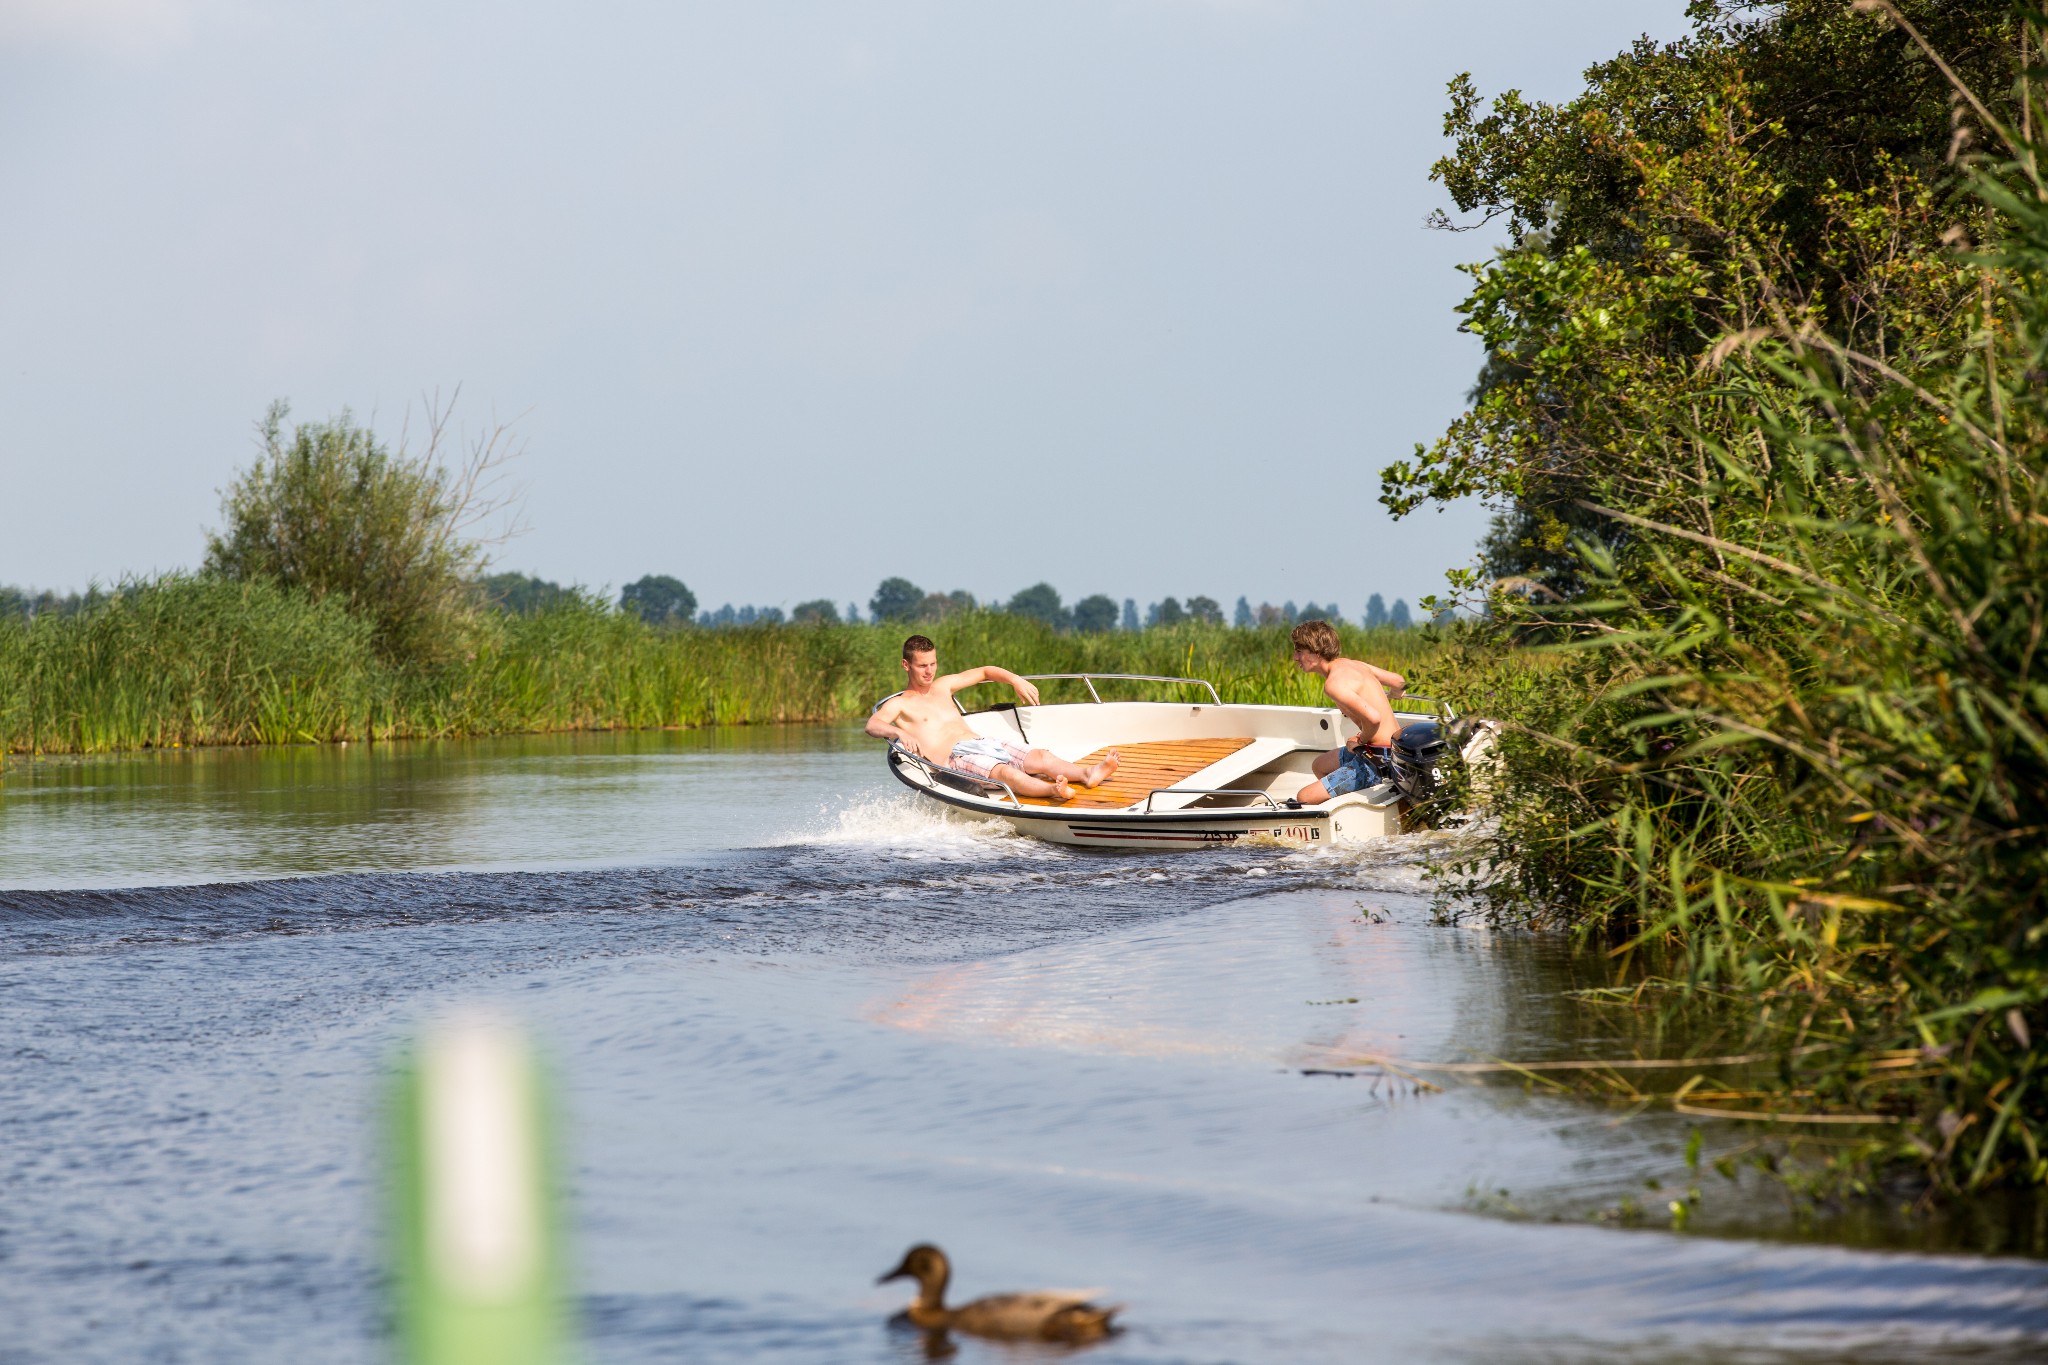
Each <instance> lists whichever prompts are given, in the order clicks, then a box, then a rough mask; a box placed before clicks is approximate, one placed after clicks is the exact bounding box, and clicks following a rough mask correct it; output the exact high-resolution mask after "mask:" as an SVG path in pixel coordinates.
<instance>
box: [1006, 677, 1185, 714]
mask: <svg viewBox="0 0 2048 1365" xmlns="http://www.w3.org/2000/svg"><path fill="white" fill-rule="evenodd" d="M1062 679H1078V680H1079V681H1080V682H1081V683H1082V684H1083V685H1084V686H1086V687H1087V689H1088V696H1089V698H1090V699H1091V700H1093V701H1095V702H1097V703H1098V704H1099V703H1100V702H1101V701H1102V694H1101V693H1100V692H1097V691H1096V690H1095V684H1096V683H1098V682H1156V683H1188V684H1189V685H1191V686H1194V687H1206V688H1208V689H1209V699H1210V700H1211V701H1213V702H1215V703H1216V704H1217V705H1218V706H1221V705H1223V698H1222V697H1221V696H1220V695H1218V694H1217V691H1216V684H1215V683H1212V682H1210V681H1209V680H1208V679H1207V678H1168V677H1163V676H1161V675H1159V674H1156V673H1026V674H1025V675H1024V681H1026V682H1057V681H1060V680H1062Z"/></svg>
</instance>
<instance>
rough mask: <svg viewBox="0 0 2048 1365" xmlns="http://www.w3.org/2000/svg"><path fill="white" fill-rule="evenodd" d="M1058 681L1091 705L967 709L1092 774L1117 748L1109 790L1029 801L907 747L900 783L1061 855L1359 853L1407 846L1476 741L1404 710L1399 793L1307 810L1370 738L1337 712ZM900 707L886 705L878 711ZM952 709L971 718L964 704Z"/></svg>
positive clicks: (1211, 694)
mask: <svg viewBox="0 0 2048 1365" xmlns="http://www.w3.org/2000/svg"><path fill="white" fill-rule="evenodd" d="M1058 680H1072V681H1076V682H1079V683H1081V684H1082V685H1083V686H1085V687H1086V689H1087V693H1088V697H1089V700H1087V701H1083V702H1072V703H1065V704H1054V705H1040V706H1024V705H1021V704H1015V703H1009V702H1005V703H1003V704H1001V705H997V706H993V707H990V708H989V709H987V710H983V711H971V712H970V711H967V710H966V709H965V708H964V707H963V708H961V714H962V716H963V717H964V718H965V719H966V721H967V724H968V726H969V728H971V729H972V730H973V731H974V732H975V733H976V734H978V735H982V736H985V737H987V738H991V739H1005V740H1013V741H1016V742H1018V743H1022V744H1025V745H1028V746H1030V747H1032V748H1035V749H1047V750H1050V751H1051V752H1053V753H1054V754H1057V755H1058V756H1059V757H1061V758H1063V759H1067V760H1068V761H1070V762H1074V763H1079V764H1083V765H1088V764H1093V763H1095V762H1097V761H1099V760H1100V759H1101V758H1102V756H1103V755H1104V754H1105V753H1107V752H1108V751H1109V750H1110V749H1116V750H1119V751H1120V752H1121V754H1122V756H1123V762H1122V765H1121V766H1120V767H1119V768H1118V769H1117V771H1116V774H1115V776H1114V777H1112V778H1110V779H1109V780H1108V781H1107V782H1105V783H1103V784H1102V785H1101V786H1099V787H1092V788H1090V787H1076V788H1075V789H1074V795H1073V798H1072V799H1071V800H1068V801H1062V802H1055V801H1054V800H1052V799H1051V798H1049V797H1047V798H1038V797H1029V796H1019V795H1018V794H1017V793H1016V792H1015V791H1014V790H1012V789H1011V788H1010V786H1009V784H1007V783H1004V782H1000V781H995V780H992V779H989V778H982V777H976V776H973V775H971V774H968V773H964V772H960V771H957V770H955V769H953V768H949V767H946V766H944V765H942V764H938V763H934V762H932V761H931V760H929V759H927V758H925V757H923V756H922V755H919V754H917V753H914V752H912V751H911V750H910V749H908V748H906V747H905V746H904V745H902V744H901V743H896V742H892V743H891V744H890V746H889V753H888V763H889V771H890V772H892V773H894V774H895V776H896V780H897V781H899V782H901V783H902V784H903V785H904V786H906V787H908V788H910V789H911V790H912V791H914V792H916V793H918V794H919V795H920V796H923V797H926V798H928V799H930V800H932V801H936V802H939V803H940V804H942V805H944V806H947V807H950V808H952V809H953V810H956V811H959V812H962V813H965V814H969V815H977V816H983V817H986V818H988V819H992V820H1003V821H1006V822H1008V823H1009V824H1010V825H1011V826H1012V827H1013V828H1014V829H1016V830H1017V832H1018V833H1020V834H1028V835H1030V836H1032V837H1033V838H1037V839H1045V840H1049V841H1050V842H1052V843H1057V844H1073V845H1077V846H1080V847H1088V848H1121V849H1138V850H1152V849H1158V850H1166V849H1187V848H1200V847H1203V846H1205V845H1212V844H1231V843H1236V842H1237V841H1239V840H1242V839H1252V838H1261V839H1273V840H1279V841H1281V842H1283V843H1290V844H1302V845H1311V846H1313V845H1322V844H1354V843H1363V842H1365V841H1367V840H1371V839H1380V838H1385V837H1386V836H1387V835H1390V834H1398V833H1400V832H1401V829H1402V822H1403V817H1404V814H1405V813H1406V812H1407V811H1408V810H1410V809H1412V808H1414V807H1416V806H1418V805H1420V804H1422V803H1424V802H1426V801H1428V800H1430V799H1431V798H1432V797H1433V795H1434V793H1435V791H1436V786H1437V783H1438V782H1439V781H1440V780H1441V777H1442V765H1443V764H1444V763H1445V762H1453V761H1457V759H1458V757H1459V751H1458V749H1457V748H1456V747H1455V744H1456V743H1457V742H1458V741H1460V740H1462V739H1464V736H1463V735H1462V733H1460V732H1459V731H1458V730H1457V729H1456V728H1454V727H1453V726H1452V724H1451V722H1452V721H1453V719H1454V718H1453V717H1452V716H1451V715H1450V714H1449V712H1448V708H1445V707H1442V706H1440V705H1439V704H1437V703H1435V702H1432V701H1430V700H1429V699H1427V698H1418V697H1404V698H1401V699H1400V700H1398V701H1396V703H1395V708H1396V711H1397V712H1398V713H1401V714H1402V715H1403V716H1404V719H1408V720H1409V721H1410V723H1409V724H1408V725H1406V726H1405V727H1404V728H1403V729H1402V731H1401V735H1400V738H1399V740H1398V741H1397V742H1396V745H1395V749H1394V769H1395V771H1394V772H1393V773H1391V774H1388V775H1387V777H1388V780H1386V781H1383V782H1381V783H1380V784H1379V785H1377V786H1373V787H1369V788H1367V789H1365V790H1363V791H1357V792H1349V793H1346V794H1344V795H1342V796H1339V797H1336V798H1334V799H1333V800H1329V801H1325V802H1321V803H1318V804H1315V805H1305V804H1301V803H1299V802H1297V801H1296V800H1295V799H1294V798H1295V795H1296V793H1298V792H1299V791H1300V790H1301V789H1302V788H1303V787H1305V786H1307V785H1308V784H1309V783H1310V782H1312V781H1314V780H1315V773H1314V771H1313V770H1312V769H1311V767H1310V764H1311V763H1313V762H1314V761H1315V758H1316V755H1318V754H1320V753H1323V752H1325V751H1326V750H1329V749H1334V748H1336V747H1337V746H1338V745H1339V744H1341V743H1343V742H1345V741H1346V740H1348V739H1350V738H1351V737H1352V736H1354V735H1356V734H1357V733H1358V727H1357V726H1356V725H1354V724H1353V723H1352V722H1351V721H1350V720H1348V719H1346V717H1345V716H1344V713H1343V712H1341V711H1339V710H1338V709H1337V708H1335V707H1317V706H1258V705H1236V704H1231V703H1226V702H1224V701H1223V699H1222V698H1221V697H1220V696H1219V695H1218V694H1217V692H1216V688H1215V686H1214V684H1212V683H1210V682H1208V681H1207V680H1205V679H1201V678H1164V677H1152V676H1140V675H1135V674H1106V673H1093V674H1088V673H1047V674H1037V675H1034V676H1032V677H1031V679H1030V681H1032V682H1040V683H1042V682H1052V681H1058ZM1110 682H1114V683H1120V684H1125V683H1152V684H1163V685H1172V686H1175V687H1180V688H1198V689H1202V690H1203V691H1204V692H1206V694H1207V695H1206V697H1201V699H1199V700H1195V701H1188V700H1180V701H1122V700H1111V701H1105V700H1103V698H1102V696H1101V692H1100V690H1099V689H1098V687H1097V684H1098V683H1110ZM892 695H900V694H892ZM1186 695H1189V694H1187V693H1183V696H1184V697H1185V696H1186ZM1195 695H1198V696H1199V694H1195ZM888 700H890V698H889V697H884V698H883V699H882V701H879V702H876V703H875V709H877V710H879V709H880V708H881V706H882V705H883V703H884V702H887V701H888ZM954 705H955V706H959V699H958V698H957V697H955V698H954ZM1417 705H1425V706H1428V707H1429V711H1428V713H1427V714H1422V715H1418V714H1415V713H1414V711H1413V710H1412V709H1411V710H1409V711H1406V712H1402V710H1401V708H1403V707H1409V708H1413V707H1415V706H1417ZM1483 737H1484V736H1482V738H1483ZM1468 747H1469V746H1468Z"/></svg>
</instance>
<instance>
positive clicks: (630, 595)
mask: <svg viewBox="0 0 2048 1365" xmlns="http://www.w3.org/2000/svg"><path fill="white" fill-rule="evenodd" d="M475 585H476V589H477V591H478V592H479V593H480V594H481V595H482V598H483V601H484V603H485V605H487V606H489V607H491V608H494V609H496V610H498V611H502V612H509V613H511V614H513V615H520V616H527V615H532V614H534V613H537V612H542V611H547V610H549V609H551V608H553V607H557V606H561V605H562V604H564V603H566V602H570V601H573V600H576V599H579V598H582V599H585V600H590V601H593V602H594V601H597V600H599V599H596V598H595V597H593V596H592V595H591V594H590V593H588V592H587V591H586V590H585V589H583V588H581V587H578V586H576V585H573V584H572V585H570V586H567V587H565V586H563V585H562V584H560V583H557V582H554V581H552V580H550V579H545V578H541V577H539V576H538V575H535V574H525V573H519V572H516V571H508V572H502V573H494V574H487V575H484V576H483V577H481V578H478V579H477V580H475ZM103 595H104V594H103V593H101V591H100V590H99V589H97V588H94V589H91V590H89V591H88V592H85V593H75V592H74V593H69V594H64V595H59V594H57V593H54V592H50V591H48V590H47V589H46V590H43V591H40V592H38V591H32V590H29V589H25V588H13V587H6V586H0V617H12V618H28V617H34V616H38V615H42V614H44V613H56V614H58V615H71V614H75V613H77V612H79V611H82V610H84V609H85V608H86V607H88V606H90V605H91V604H92V603H93V602H94V601H96V600H98V598H99V597H101V596H103ZM618 608H619V610H621V611H624V612H627V613H629V614H631V615H634V616H637V617H639V618H640V619H641V620H643V621H645V622H647V624H649V625H651V626H656V627H669V628H673V627H678V626H690V625H695V626H700V627H703V628H705V629H707V630H709V629H717V628H719V627H725V626H749V625H776V624H780V623H782V622H784V621H792V622H795V623H796V624H798V625H840V624H858V623H859V622H860V621H861V620H862V619H863V617H862V613H861V610H860V607H859V606H858V605H857V604H855V603H853V602H848V603H846V604H845V606H844V607H842V606H840V605H839V604H838V603H837V602H834V601H833V600H832V599H831V598H829V597H818V598H813V599H811V600H810V601H808V602H799V603H798V604H797V605H796V606H795V607H794V608H793V609H792V610H790V611H789V612H787V613H785V612H784V611H783V609H782V608H780V607H759V606H751V605H749V606H734V605H733V604H732V603H730V602H727V603H726V604H724V605H723V606H720V607H717V608H705V609H703V610H699V609H698V606H697V595H696V594H695V593H693V592H691V591H690V589H689V587H688V586H687V585H686V584H684V583H683V581H682V580H681V579H679V578H675V577H672V576H670V575H668V574H648V575H646V576H645V577H643V578H640V579H637V580H636V581H634V582H632V583H628V584H627V585H626V586H625V588H624V589H622V590H621V591H620V593H619V599H618ZM975 610H990V611H1001V612H1007V613H1008V614H1010V615H1012V616H1023V617H1028V618H1030V619H1031V620H1034V621H1043V622H1045V623H1046V624H1047V625H1049V626H1051V627H1052V628H1053V629H1055V630H1059V631H1071V632H1074V633H1077V634H1081V635H1102V634H1107V633H1108V632H1110V631H1113V630H1125V631H1138V630H1150V629H1152V628H1153V627H1155V626H1167V627H1171V626H1178V625H1184V624H1186V625H1209V626H1220V625H1222V624H1224V619H1225V617H1224V611H1223V607H1222V605H1221V604H1220V603H1219V602H1217V601H1216V599H1215V598H1213V597H1205V596H1200V595H1196V596H1192V597H1189V598H1188V599H1186V600H1185V601H1182V600H1181V599H1180V598H1177V597H1167V598H1163V599H1161V600H1160V601H1157V602H1153V603H1151V604H1150V605H1148V606H1146V607H1145V608H1144V609H1143V610H1142V611H1141V610H1140V609H1139V606H1138V603H1137V600H1136V599H1135V598H1128V597H1127V598H1125V599H1124V600H1123V602H1122V604H1121V605H1119V604H1118V603H1117V601H1116V600H1115V599H1114V598H1111V597H1109V596H1107V595H1105V594H1103V593H1095V594H1093V595H1092V596H1088V597H1084V598H1082V599H1081V600H1080V601H1078V602H1075V603H1073V604H1072V605H1068V604H1066V603H1064V602H1062V601H1061V599H1060V594H1059V592H1058V590H1057V589H1055V588H1054V587H1053V586H1052V585H1051V584H1050V583H1034V584H1033V585H1032V586H1030V587H1028V588H1025V589H1024V590H1023V591H1021V592H1018V593H1015V594H1013V595H1012V596H1011V597H1010V599H1009V601H1007V602H1003V603H996V602H980V601H977V600H976V599H975V596H974V594H972V593H970V592H966V591H964V590H959V589H956V590H955V591H953V592H926V591H925V590H924V589H922V588H920V587H918V586H917V585H916V584H915V583H912V582H911V581H910V580H909V579H907V578H888V579H884V580H883V581H882V583H881V586H879V587H878V588H876V589H875V594H874V596H873V597H872V598H870V599H869V600H868V611H867V615H866V618H865V619H867V620H869V621H876V622H883V621H886V622H893V623H897V624H904V625H916V624H919V623H930V622H934V621H943V620H945V619H946V618H947V617H949V616H955V615H958V614H959V613H961V612H964V611H975ZM1318 618H1319V619H1322V620H1325V621H1332V622H1338V623H1343V622H1345V616H1344V612H1343V609H1342V608H1341V607H1339V606H1338V605H1337V604H1336V603H1335V602H1330V603H1319V602H1314V601H1311V602H1308V603H1306V604H1304V605H1302V606H1299V607H1297V606H1296V605H1295V604H1294V603H1293V602H1284V603H1281V604H1280V605H1278V606H1275V605H1274V604H1273V603H1271V602H1261V603H1260V604H1259V605H1258V606H1256V607H1254V606H1253V605H1252V604H1251V600H1250V599H1249V598H1245V597H1240V598H1238V599H1237V606H1236V609H1235V610H1234V611H1233V612H1232V613H1231V614H1230V618H1229V619H1230V624H1232V625H1234V626H1237V627H1239V628H1240V629H1244V628H1250V627H1254V626H1276V625H1290V626H1291V625H1293V624H1294V623H1295V622H1296V621H1306V620H1311V619H1318ZM1358 624H1359V625H1361V626H1364V627H1366V628H1367V629H1376V628H1379V627H1382V626H1384V627H1390V628H1392V629H1395V630H1405V629H1407V628H1408V627H1410V626H1412V625H1413V624H1414V618H1413V616H1412V614H1411V613H1410V611H1409V609H1408V604H1407V603H1406V602H1405V601H1402V600H1399V599H1396V600H1395V602H1394V605H1393V607H1392V608H1389V607H1388V606H1387V605H1386V602H1385V599H1383V598H1382V597H1381V596H1380V594H1378V593H1374V594H1372V595H1371V596H1370V597H1369V598H1367V599H1366V604H1365V611H1364V613H1363V614H1362V615H1361V616H1360V617H1359V619H1358Z"/></svg>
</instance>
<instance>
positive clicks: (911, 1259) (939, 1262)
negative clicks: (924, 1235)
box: [875, 1242, 953, 1308]
mask: <svg viewBox="0 0 2048 1365" xmlns="http://www.w3.org/2000/svg"><path fill="white" fill-rule="evenodd" d="M952 1278H953V1267H952V1266H951V1265H950V1264H948V1262H947V1260H946V1253H945V1252H943V1251H941V1250H939V1249H938V1248H937V1247H935V1246H933V1245H932V1244H931V1243H930V1242H919V1243H918V1244H917V1245H916V1246H914V1247H912V1248H911V1249H910V1250H908V1251H906V1252H904V1253H903V1259H902V1260H901V1261H900V1262H898V1263H897V1266H896V1268H895V1269H894V1270H892V1271H890V1272H889V1273H888V1274H886V1275H884V1276H882V1277H881V1278H880V1279H878V1280H876V1281H875V1283H876V1284H887V1283H889V1281H891V1280H906V1279H908V1280H916V1281H917V1289H918V1294H917V1301H918V1302H919V1303H920V1304H923V1305H926V1306H927V1307H931V1308H937V1307H938V1306H939V1305H940V1304H942V1303H944V1302H945V1300H946V1282H947V1281H949V1280H951V1279H952Z"/></svg>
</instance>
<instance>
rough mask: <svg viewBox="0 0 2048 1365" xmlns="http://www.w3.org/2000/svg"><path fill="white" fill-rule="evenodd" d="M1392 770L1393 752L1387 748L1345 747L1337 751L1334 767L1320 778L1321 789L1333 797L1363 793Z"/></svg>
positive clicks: (1374, 746) (1384, 746) (1379, 746)
mask: <svg viewBox="0 0 2048 1365" xmlns="http://www.w3.org/2000/svg"><path fill="white" fill-rule="evenodd" d="M1393 771H1394V751H1393V749H1391V748H1389V747H1388V746H1386V745H1373V746H1372V747H1371V748H1369V749H1360V748H1358V747H1357V746H1355V745H1351V744H1347V745H1345V746H1344V747H1343V748H1341V749H1339V750H1338V751H1337V767H1336V769H1335V770H1334V771H1333V772H1331V774H1330V775H1329V776H1328V777H1326V778H1324V779H1323V790H1324V791H1326V792H1328V793H1329V794H1330V795H1332V796H1342V795H1344V793H1346V792H1355V791H1362V790H1364V789H1365V788H1367V787H1370V786H1373V785H1375V784H1377V783H1378V782H1379V781H1380V778H1381V775H1382V774H1383V773H1388V774H1391V773H1392V772H1393Z"/></svg>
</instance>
